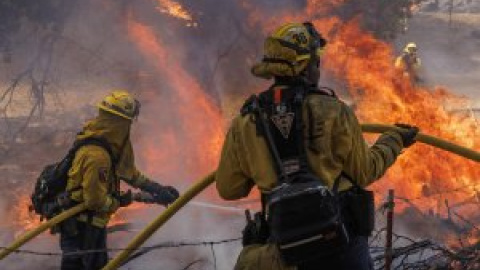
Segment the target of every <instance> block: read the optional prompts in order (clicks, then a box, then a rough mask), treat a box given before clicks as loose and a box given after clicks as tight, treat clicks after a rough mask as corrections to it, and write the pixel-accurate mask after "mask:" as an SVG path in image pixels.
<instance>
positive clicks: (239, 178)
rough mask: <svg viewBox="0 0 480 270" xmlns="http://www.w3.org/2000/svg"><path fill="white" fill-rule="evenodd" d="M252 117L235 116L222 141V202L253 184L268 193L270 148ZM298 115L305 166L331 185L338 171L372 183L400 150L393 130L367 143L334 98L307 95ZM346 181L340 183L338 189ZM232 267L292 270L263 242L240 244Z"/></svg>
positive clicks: (351, 115)
mask: <svg viewBox="0 0 480 270" xmlns="http://www.w3.org/2000/svg"><path fill="white" fill-rule="evenodd" d="M309 110H310V113H308V112H309ZM309 114H310V117H311V118H309ZM253 117H254V116H253V115H251V114H248V115H245V116H238V117H236V118H235V119H234V120H233V122H232V125H231V127H230V130H229V132H228V134H227V137H226V140H225V143H224V145H223V149H222V154H221V159H220V163H219V166H218V169H217V172H216V187H217V190H218V193H219V194H220V196H221V197H222V198H223V199H225V200H236V199H240V198H243V197H246V196H247V195H248V194H249V193H250V191H251V189H252V188H253V187H254V186H257V187H258V188H259V190H260V191H261V192H262V193H268V192H269V191H270V190H272V188H273V187H275V185H276V184H277V179H276V173H275V169H274V167H273V163H272V158H271V155H270V152H269V150H268V147H267V144H266V142H265V139H264V138H263V137H262V136H257V133H256V126H255V123H254V119H253ZM303 119H304V120H305V121H304V122H305V123H307V125H305V129H304V134H305V138H304V140H305V147H306V148H307V156H308V159H309V163H310V166H311V167H312V170H313V171H314V173H315V174H316V175H317V176H318V177H319V178H320V179H322V180H323V181H324V182H325V183H326V184H327V185H329V186H330V188H331V187H332V186H333V183H334V180H335V179H336V178H337V177H338V176H339V175H340V173H341V172H342V171H343V172H345V173H346V174H347V175H349V176H351V177H352V178H353V179H354V180H355V181H356V182H357V183H358V184H359V185H360V186H363V187H365V186H367V185H369V184H371V183H372V182H374V181H375V180H376V179H378V178H380V177H381V176H382V175H383V174H384V173H385V171H386V170H387V168H388V167H390V166H391V165H392V164H393V163H394V161H395V159H396V157H397V156H398V155H399V154H400V152H401V150H402V148H403V145H402V139H401V137H400V135H399V134H398V133H396V132H387V133H385V134H383V135H382V136H381V137H380V138H379V139H378V140H377V141H376V143H375V144H374V145H373V146H371V147H369V146H368V145H367V143H366V142H365V140H364V138H363V136H362V131H361V128H360V125H359V122H358V120H357V118H356V117H355V114H354V113H353V111H352V110H351V109H350V108H349V107H348V106H347V105H346V104H345V103H343V102H342V101H340V100H338V99H337V98H335V97H331V96H326V95H317V94H311V95H309V96H307V98H306V100H305V102H304V105H303ZM310 123H313V124H312V126H310ZM306 134H309V135H308V136H307V135H306ZM350 185H351V184H350V183H348V182H347V181H342V182H341V184H340V190H345V189H347V188H349V187H350ZM272 262H273V266H272ZM265 265H271V266H269V267H266V266H265ZM235 269H237V270H250V269H252V270H253V269H265V270H267V269H275V270H281V269H294V268H289V267H287V266H285V265H283V263H282V262H281V260H280V259H279V256H278V252H277V249H276V247H275V246H273V245H264V246H247V247H246V248H244V250H243V251H242V253H241V255H240V257H239V259H238V262H237V266H236V268H235Z"/></svg>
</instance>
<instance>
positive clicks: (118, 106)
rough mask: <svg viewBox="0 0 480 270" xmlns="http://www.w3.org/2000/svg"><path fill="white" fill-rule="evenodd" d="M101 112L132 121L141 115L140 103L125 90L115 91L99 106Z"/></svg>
mask: <svg viewBox="0 0 480 270" xmlns="http://www.w3.org/2000/svg"><path fill="white" fill-rule="evenodd" d="M97 106H98V108H99V109H100V110H103V111H106V112H109V113H112V114H115V115H118V116H120V117H123V118H125V119H128V120H132V119H133V118H135V117H137V116H138V114H139V113H140V102H138V100H136V99H135V98H134V97H133V96H132V95H130V94H129V93H128V92H127V91H125V90H115V91H113V92H112V93H110V94H109V95H108V96H106V97H105V98H104V99H103V100H102V101H101V102H100V103H99V104H98V105H97Z"/></svg>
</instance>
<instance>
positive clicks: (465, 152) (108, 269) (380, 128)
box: [102, 124, 480, 270]
mask: <svg viewBox="0 0 480 270" xmlns="http://www.w3.org/2000/svg"><path fill="white" fill-rule="evenodd" d="M392 129H393V130H397V129H400V128H399V127H396V126H389V125H380V124H363V125H362V131H363V132H368V133H383V132H385V131H388V130H392ZM417 141H419V142H423V143H425V144H429V145H431V146H434V147H437V148H441V149H443V150H446V151H449V152H452V153H455V154H457V155H460V156H463V157H465V158H468V159H471V160H474V161H477V162H478V161H480V153H479V152H476V151H474V150H471V149H468V148H465V147H462V146H459V145H456V144H453V143H450V142H447V141H445V140H442V139H439V138H436V137H433V136H430V135H426V134H422V133H419V134H418V136H417ZM214 181H215V172H212V173H210V174H209V175H208V176H206V177H205V178H203V179H202V180H200V181H199V182H197V183H196V184H195V185H194V186H193V187H192V188H190V189H189V190H188V191H187V192H186V193H185V194H184V195H182V196H181V197H180V198H179V199H178V200H177V201H176V202H175V203H173V204H172V205H171V206H170V207H169V208H168V209H167V210H166V211H165V212H163V213H162V214H161V215H160V216H158V217H157V219H155V220H154V221H153V222H151V223H150V224H149V225H148V226H147V228H145V229H144V230H143V231H142V232H141V233H140V234H139V235H138V236H137V237H135V238H134V239H133V240H132V242H130V244H129V245H128V247H127V249H126V250H124V251H122V252H121V253H120V254H119V255H118V256H117V257H115V258H114V259H113V260H112V261H110V262H109V263H108V264H107V266H105V267H104V268H103V269H102V270H115V269H117V268H118V267H120V266H121V265H122V263H123V262H124V261H125V260H126V259H127V258H128V257H129V256H130V255H131V254H132V253H133V252H134V251H135V249H137V248H138V247H139V246H140V245H142V244H143V243H144V242H145V241H146V240H147V239H148V238H149V237H150V236H151V235H152V234H153V233H154V232H155V231H156V230H158V229H159V228H160V227H161V226H162V225H163V224H165V223H166V222H167V221H168V220H169V219H170V218H171V217H172V216H173V215H174V214H175V213H176V212H177V211H178V210H180V208H182V207H183V206H184V205H185V204H186V203H187V202H188V201H190V200H191V199H193V198H194V197H195V196H196V195H197V194H199V193H200V192H201V191H202V190H204V189H205V188H206V187H208V186H209V185H210V184H212V183H213V182H214Z"/></svg>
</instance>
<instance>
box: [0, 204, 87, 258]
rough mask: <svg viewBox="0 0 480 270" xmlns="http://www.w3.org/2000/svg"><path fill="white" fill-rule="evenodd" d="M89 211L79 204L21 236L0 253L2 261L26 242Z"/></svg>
mask: <svg viewBox="0 0 480 270" xmlns="http://www.w3.org/2000/svg"><path fill="white" fill-rule="evenodd" d="M85 210H87V207H86V206H85V204H83V203H82V204H79V205H77V206H75V207H72V208H70V209H68V210H66V211H64V212H63V213H61V214H59V215H57V216H55V217H53V218H51V219H49V220H48V221H47V222H45V223H42V224H40V226H38V227H37V228H35V229H33V230H31V231H28V232H26V233H25V234H24V235H22V236H20V238H18V239H17V240H15V242H13V243H12V244H11V245H9V246H8V248H5V249H4V250H2V251H1V252H0V260H2V259H4V258H5V257H7V256H8V255H9V254H10V253H12V252H14V251H15V250H17V249H18V248H19V247H21V246H22V245H23V244H25V243H26V242H28V241H30V240H31V239H33V238H34V237H36V236H37V235H39V234H41V233H42V232H44V231H46V230H48V229H50V228H51V227H53V226H55V225H57V224H58V223H60V222H62V221H64V220H65V219H67V218H69V217H72V216H75V215H76V214H78V213H80V212H83V211H85Z"/></svg>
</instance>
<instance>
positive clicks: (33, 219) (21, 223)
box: [8, 192, 42, 237]
mask: <svg viewBox="0 0 480 270" xmlns="http://www.w3.org/2000/svg"><path fill="white" fill-rule="evenodd" d="M27 194H28V193H25V192H22V193H21V195H19V196H18V198H17V202H16V204H15V205H14V206H13V207H12V209H11V214H9V215H8V216H9V217H12V222H11V223H12V225H13V226H14V228H15V229H16V232H15V237H16V236H18V235H20V234H22V233H23V232H25V231H29V230H32V229H35V228H36V227H38V226H39V225H40V224H41V223H42V222H41V221H40V218H39V217H38V216H37V215H36V214H35V213H34V212H32V211H30V205H31V202H30V197H29V196H28V195H27Z"/></svg>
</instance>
